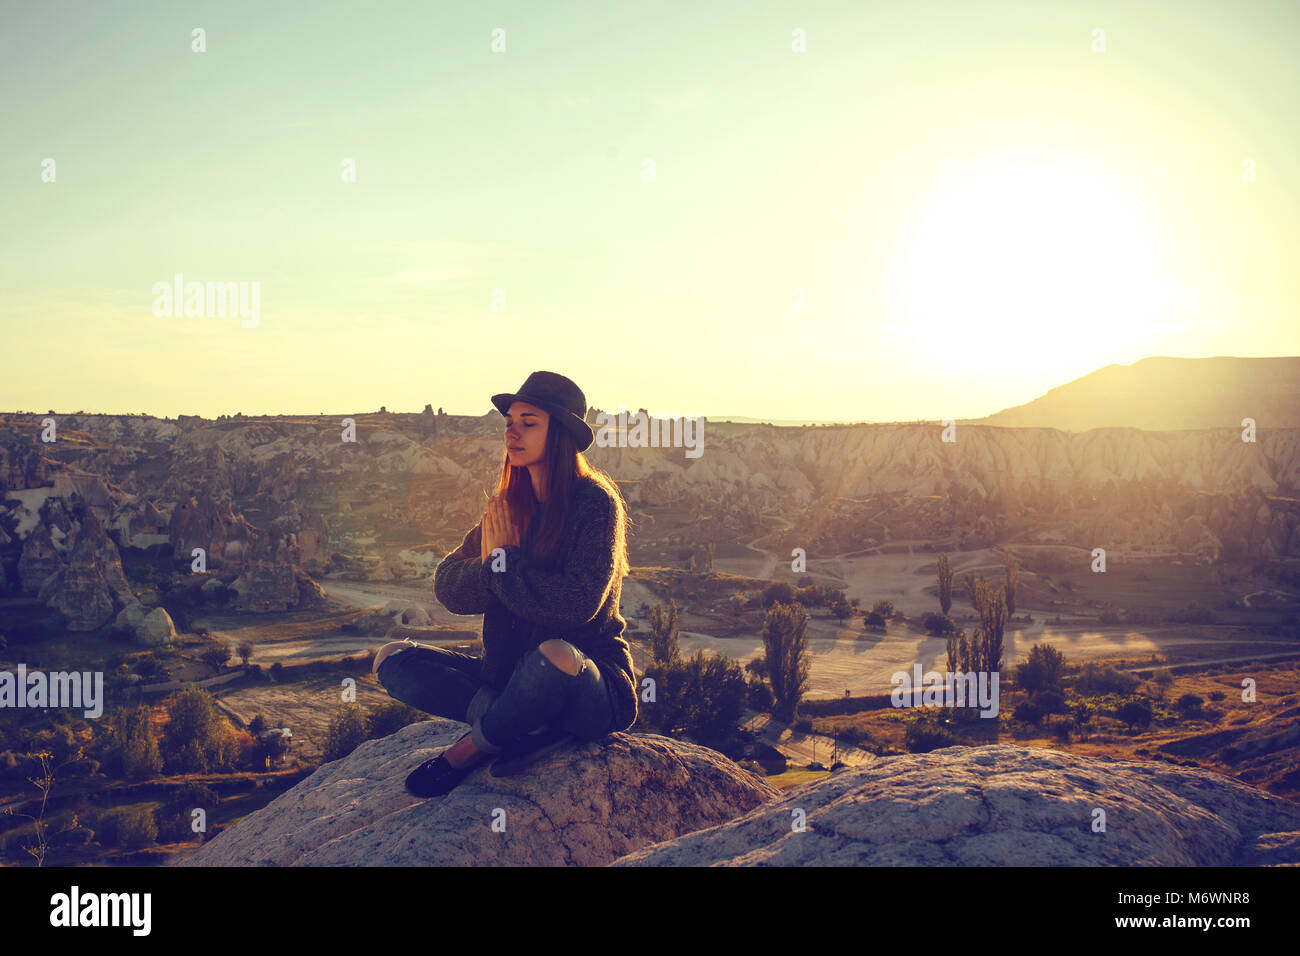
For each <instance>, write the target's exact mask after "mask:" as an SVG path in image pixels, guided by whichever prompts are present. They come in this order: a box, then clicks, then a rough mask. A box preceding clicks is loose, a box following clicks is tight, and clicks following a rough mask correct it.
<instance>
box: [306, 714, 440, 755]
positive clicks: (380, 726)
mask: <svg viewBox="0 0 1300 956" xmlns="http://www.w3.org/2000/svg"><path fill="white" fill-rule="evenodd" d="M427 719H428V718H427V717H426V716H425V715H424V714H421V713H420V712H419V711H418V710H416V709H415V708H414V707H408V706H407V705H406V704H403V703H402V702H401V701H396V700H390V701H385V702H384V703H382V704H380V705H379V706H378V707H376V708H375V709H374V710H373V711H368V710H366V709H365V708H364V707H362V706H361V705H360V704H357V703H347V704H342V705H340V706H339V707H338V709H336V710H335V711H334V713H333V715H332V716H331V717H330V722H329V727H328V729H327V730H326V732H325V745H324V748H323V750H324V757H325V759H326V760H339V759H341V758H343V757H346V756H347V755H348V754H350V753H352V751H354V750H356V749H357V747H359V746H361V744H363V743H364V742H365V741H367V740H377V739H378V738H380V737H387V736H388V735H389V734H391V733H395V732H397V731H398V730H401V729H402V728H403V727H405V726H406V725H407V724H414V723H417V722H418V721H421V720H427Z"/></svg>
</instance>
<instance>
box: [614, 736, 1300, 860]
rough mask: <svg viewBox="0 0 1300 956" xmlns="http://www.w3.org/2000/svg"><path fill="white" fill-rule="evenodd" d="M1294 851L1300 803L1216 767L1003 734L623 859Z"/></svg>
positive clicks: (829, 782)
mask: <svg viewBox="0 0 1300 956" xmlns="http://www.w3.org/2000/svg"><path fill="white" fill-rule="evenodd" d="M1098 810H1102V811H1104V812H1105V825H1106V829H1105V832H1094V830H1093V821H1094V820H1096V819H1099V817H1098V816H1097V813H1096V811H1098ZM796 811H802V814H799V813H796ZM800 816H802V818H803V822H804V823H805V824H806V828H805V829H803V830H802V831H797V830H796V827H795V825H794V824H795V822H796V821H797V820H798V819H799V818H800ZM1296 863H1300V806H1297V805H1296V804H1294V803H1292V802H1291V801H1289V800H1286V799H1284V798H1282V797H1276V796H1273V795H1272V794H1270V793H1266V792H1265V791H1263V790H1257V789H1255V788H1254V787H1250V786H1247V785H1246V784H1243V783H1240V782H1238V781H1236V780H1233V779H1231V778H1229V777H1222V776H1219V775H1218V774H1215V773H1211V772H1209V771H1206V770H1198V769H1194V768H1188V767H1180V766H1174V765H1170V764H1166V763H1160V762H1154V761H1152V762H1148V761H1129V760H1115V759H1112V758H1110V757H1086V756H1082V755H1080V754H1072V753H1062V752H1059V751H1053V750H1038V749H1032V748H1026V747H1018V746H1015V745H1012V744H997V745H993V746H988V747H946V748H944V749H942V750H934V751H931V752H930V753H925V754H908V755H906V756H895V757H882V758H880V759H878V760H875V761H873V762H872V763H868V764H863V765H861V766H858V767H854V768H848V769H845V770H841V771H838V772H837V773H835V774H834V775H832V776H831V777H829V778H827V779H826V780H824V781H820V782H817V783H811V784H805V785H804V786H802V787H797V788H795V789H793V790H790V791H788V792H787V793H786V794H785V795H784V796H782V797H781V798H780V799H779V800H776V801H773V802H771V803H766V804H764V805H762V806H760V807H757V808H755V809H754V810H751V811H750V812H748V813H746V814H744V815H742V816H740V817H738V818H736V819H734V820H731V821H729V822H727V823H725V824H723V825H721V826H716V827H712V828H710V829H707V830H701V831H699V832H697V833H692V834H690V835H688V836H685V837H679V838H678V839H676V840H672V841H668V842H666V843H663V844H660V845H658V846H650V847H643V848H642V849H640V850H638V851H634V852H633V853H631V854H629V855H628V856H626V857H624V858H623V859H621V860H619V861H617V863H616V864H615V865H617V866H713V865H723V866H1272V865H1287V864H1296Z"/></svg>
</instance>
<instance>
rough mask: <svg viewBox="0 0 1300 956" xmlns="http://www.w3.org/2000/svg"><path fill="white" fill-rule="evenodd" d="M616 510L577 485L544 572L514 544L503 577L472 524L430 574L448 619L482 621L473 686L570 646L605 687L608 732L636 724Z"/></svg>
mask: <svg viewBox="0 0 1300 956" xmlns="http://www.w3.org/2000/svg"><path fill="white" fill-rule="evenodd" d="M616 507H617V506H616V504H615V502H614V499H613V498H612V497H611V496H610V494H609V492H608V491H606V490H605V488H604V487H603V486H602V485H600V484H599V483H598V482H596V481H595V480H593V479H591V478H579V479H578V482H577V487H576V488H575V495H574V501H573V508H572V509H571V511H570V513H569V520H568V526H567V527H566V528H565V529H564V533H563V535H562V537H561V540H560V545H559V548H558V550H557V552H556V563H555V567H557V568H559V570H550V569H548V568H545V567H544V566H543V565H542V563H541V562H539V561H537V560H534V559H533V558H530V557H529V556H528V555H526V554H524V552H523V551H522V550H521V549H520V548H518V547H515V546H513V545H512V546H509V547H506V548H505V569H504V570H502V571H493V570H492V562H493V558H492V556H490V555H489V556H488V559H487V561H482V560H481V559H480V552H481V548H482V545H481V537H480V535H481V529H480V526H479V525H475V526H474V527H473V528H471V529H470V531H469V533H468V534H467V535H465V540H464V541H463V542H462V543H461V546H460V547H459V548H457V549H456V550H455V551H453V552H452V553H451V554H449V555H447V557H445V558H444V559H443V560H442V563H441V564H439V565H438V569H437V571H435V572H434V576H433V592H434V594H435V595H436V596H437V598H438V600H439V601H441V602H442V604H443V606H444V607H446V608H447V610H449V611H451V612H452V613H453V614H482V615H483V663H482V666H481V672H480V675H479V676H480V679H481V680H482V681H483V682H484V683H486V684H487V685H488V686H490V687H491V688H493V689H494V690H496V691H501V690H502V689H504V688H505V685H506V682H507V681H508V680H509V679H510V675H511V673H512V672H513V671H514V669H515V665H516V664H518V663H519V660H520V658H522V657H523V656H524V655H525V654H526V653H528V652H529V651H530V650H532V649H533V648H535V647H537V645H539V644H541V643H542V642H543V641H546V640H550V639H552V638H559V639H560V640H564V641H568V642H569V643H570V644H572V645H573V646H574V647H576V648H578V650H580V651H582V653H584V654H586V655H587V656H588V657H590V658H591V659H592V660H593V661H594V662H595V663H596V666H597V667H598V668H600V673H601V676H602V677H603V678H604V680H605V684H606V687H607V688H608V690H609V697H610V703H611V705H612V706H613V709H614V726H613V727H612V728H611V730H626V729H627V728H629V727H631V726H632V725H633V724H634V723H636V717H637V693H636V676H635V674H634V672H633V665H632V652H631V650H630V649H629V647H628V644H627V641H626V640H625V639H624V638H623V630H624V628H626V627H627V621H625V620H624V619H623V616H622V615H621V614H620V613H619V598H620V597H621V595H622V592H623V581H622V578H621V576H619V577H616V576H615V575H614V544H615V539H614V531H615V527H614V521H615V518H616V516H617V510H616Z"/></svg>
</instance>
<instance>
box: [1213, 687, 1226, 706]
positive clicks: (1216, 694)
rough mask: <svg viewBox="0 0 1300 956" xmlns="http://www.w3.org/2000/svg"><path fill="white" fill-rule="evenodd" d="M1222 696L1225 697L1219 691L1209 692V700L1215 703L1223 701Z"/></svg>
mask: <svg viewBox="0 0 1300 956" xmlns="http://www.w3.org/2000/svg"><path fill="white" fill-rule="evenodd" d="M1224 696H1225V695H1224V693H1223V691H1221V690H1212V691H1210V700H1212V701H1215V702H1216V703H1217V702H1218V701H1221V700H1223V698H1224Z"/></svg>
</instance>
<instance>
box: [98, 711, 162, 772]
mask: <svg viewBox="0 0 1300 956" xmlns="http://www.w3.org/2000/svg"><path fill="white" fill-rule="evenodd" d="M110 720H111V726H112V728H113V738H112V739H113V745H112V750H111V751H110V759H111V765H112V767H113V769H114V770H115V771H116V772H117V773H120V774H121V775H122V776H123V777H126V778H127V779H139V778H142V777H152V776H154V775H155V774H157V773H158V772H159V771H161V770H162V768H163V758H162V753H161V751H160V750H159V748H158V739H157V737H155V736H154V732H153V726H152V724H151V723H150V720H149V708H148V707H146V706H144V705H143V704H140V705H137V706H134V707H120V708H118V709H117V710H116V711H114V712H113V715H112V717H111V718H110Z"/></svg>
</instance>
